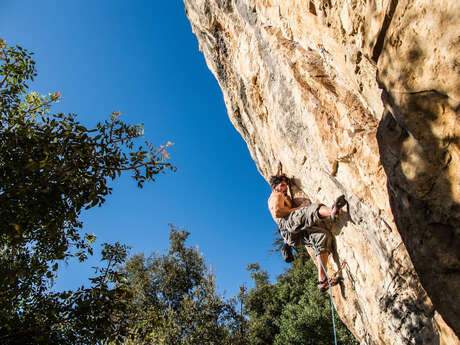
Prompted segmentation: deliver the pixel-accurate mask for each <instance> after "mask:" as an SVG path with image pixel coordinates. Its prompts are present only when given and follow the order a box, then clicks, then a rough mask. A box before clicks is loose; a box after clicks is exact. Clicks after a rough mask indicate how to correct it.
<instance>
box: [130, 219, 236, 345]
mask: <svg viewBox="0 0 460 345" xmlns="http://www.w3.org/2000/svg"><path fill="white" fill-rule="evenodd" d="M188 236H189V233H188V232H186V231H184V230H180V229H177V228H175V227H173V226H171V231H170V236H169V240H170V249H169V252H168V253H167V254H166V255H158V254H154V255H151V256H149V257H147V258H146V257H144V255H142V254H140V255H135V256H133V257H132V258H131V259H130V260H129V261H128V262H127V263H126V265H125V266H124V268H123V273H124V275H126V277H127V278H128V281H129V283H128V284H129V286H130V288H131V291H132V293H133V295H134V299H133V310H134V317H133V320H134V322H133V325H132V329H131V334H130V336H128V337H126V340H125V344H164V345H169V344H170V345H174V344H183V345H199V344H200V345H201V344H209V345H212V344H216V345H217V344H219V345H225V344H236V343H237V339H238V336H239V333H238V330H239V324H238V323H239V321H240V319H239V315H237V313H236V310H235V301H234V300H228V301H227V300H225V299H224V298H222V297H220V296H219V295H218V294H217V292H216V288H215V282H214V275H213V274H212V272H211V271H210V270H209V269H208V268H207V267H206V264H205V262H204V258H203V256H202V255H201V254H200V253H199V252H198V249H197V248H190V247H187V246H186V243H185V242H186V240H187V237H188Z"/></svg>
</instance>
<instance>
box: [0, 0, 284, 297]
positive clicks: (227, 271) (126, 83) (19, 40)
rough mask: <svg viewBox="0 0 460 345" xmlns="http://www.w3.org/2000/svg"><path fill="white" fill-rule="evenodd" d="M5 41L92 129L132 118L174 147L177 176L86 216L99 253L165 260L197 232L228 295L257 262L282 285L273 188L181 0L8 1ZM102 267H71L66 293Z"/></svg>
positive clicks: (118, 190)
mask: <svg viewBox="0 0 460 345" xmlns="http://www.w3.org/2000/svg"><path fill="white" fill-rule="evenodd" d="M0 37H2V38H3V39H5V40H6V41H7V43H8V44H18V45H21V46H22V47H24V48H26V49H28V50H30V51H33V52H34V53H35V60H36V62H37V69H38V77H37V79H36V82H34V83H33V84H32V85H31V90H33V91H38V92H40V93H48V92H54V91H60V92H61V93H62V94H63V97H64V98H63V100H62V101H61V102H60V103H59V104H58V105H57V106H55V107H54V111H55V112H66V113H69V112H70V113H76V114H78V118H79V119H80V121H81V122H82V123H83V124H85V125H87V126H91V125H94V124H95V123H97V122H98V121H103V120H105V119H107V118H108V116H109V115H110V113H111V112H112V111H114V110H116V111H121V112H122V113H123V119H124V120H125V121H126V122H129V123H144V128H145V137H146V139H147V140H150V141H152V142H153V143H155V144H157V145H160V144H164V143H166V142H167V141H172V142H173V143H175V145H174V146H173V147H172V148H171V149H170V150H169V151H170V153H171V158H172V161H173V163H174V164H175V165H176V166H177V167H178V171H177V172H176V173H175V174H171V173H169V174H168V175H163V176H160V177H159V178H158V180H157V181H156V182H154V183H150V184H148V185H146V186H145V187H144V189H141V190H139V189H137V188H136V184H135V183H134V181H133V180H131V179H130V178H129V177H128V176H126V175H125V176H123V177H122V178H121V179H119V180H118V181H116V182H115V183H114V184H113V187H114V193H113V194H112V196H110V197H109V198H108V201H107V202H106V203H105V204H104V205H103V206H102V207H101V208H95V209H92V210H90V211H87V212H86V213H84V214H83V215H82V220H83V222H84V228H83V230H84V231H85V232H89V233H94V234H96V235H97V242H96V246H97V247H96V248H98V246H99V245H100V244H101V243H103V242H115V241H120V242H122V243H125V244H128V245H129V246H131V247H132V249H131V254H134V253H138V252H144V253H146V254H149V253H151V252H159V253H164V252H165V251H166V249H167V248H168V233H169V227H168V223H172V224H174V225H176V226H178V227H183V228H185V229H186V230H188V231H189V232H191V236H190V237H189V241H188V244H189V245H193V246H195V245H198V246H199V248H200V251H201V252H202V253H203V254H204V256H205V257H206V259H207V264H208V265H211V266H212V267H213V271H214V274H215V275H216V282H217V286H218V289H219V291H220V292H221V293H223V292H224V291H226V292H227V293H226V296H231V295H235V294H237V293H238V286H239V285H241V284H242V283H244V282H247V283H248V285H249V286H251V284H250V278H249V275H248V273H247V272H246V266H247V264H249V263H252V262H256V261H257V262H259V263H260V264H261V266H262V267H263V268H264V269H266V270H268V271H269V273H270V275H271V276H272V277H275V276H276V275H277V274H279V273H281V272H282V271H283V269H284V268H285V265H284V263H283V262H282V259H281V256H280V254H279V253H275V254H271V253H269V250H270V249H272V241H273V238H274V234H273V231H274V230H275V223H274V222H273V220H272V219H271V218H270V215H269V213H268V210H267V201H266V200H267V197H268V194H269V192H270V189H269V186H268V184H267V183H266V182H265V180H264V179H263V178H262V177H261V176H260V175H259V173H258V171H257V169H256V166H255V164H254V162H253V161H252V159H251V157H250V155H249V151H248V149H247V146H246V143H245V142H244V141H243V140H242V138H241V137H240V135H239V134H238V132H237V131H236V130H235V129H234V128H233V126H232V125H231V123H230V120H229V119H228V116H227V112H226V109H225V105H224V102H223V97H222V92H221V90H220V88H219V86H218V84H217V81H216V80H215V78H214V76H213V75H212V74H211V72H210V71H209V70H208V68H207V66H206V63H205V60H204V56H203V54H202V53H201V52H199V51H198V42H197V40H196V37H195V36H194V35H193V33H192V31H191V26H190V23H189V21H188V19H187V17H186V15H185V10H184V5H183V3H182V1H179V0H176V1H170V0H168V1H132V2H128V1H114V0H112V1H106V0H104V1H102V0H98V1H54V0H53V1H52V0H46V1H18V0H2V1H1V2H0ZM96 264H97V258H91V259H90V260H89V261H87V262H86V263H84V264H78V263H75V262H71V263H70V264H69V265H68V266H67V267H66V268H65V269H64V270H62V271H61V272H60V277H59V279H58V280H57V282H56V288H58V289H66V288H75V287H77V286H79V285H82V284H87V278H88V277H89V276H90V274H91V272H92V271H91V266H94V265H96Z"/></svg>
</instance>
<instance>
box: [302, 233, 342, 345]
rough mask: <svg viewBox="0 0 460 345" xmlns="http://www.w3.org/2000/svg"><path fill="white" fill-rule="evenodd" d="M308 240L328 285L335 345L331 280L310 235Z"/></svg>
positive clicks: (335, 343)
mask: <svg viewBox="0 0 460 345" xmlns="http://www.w3.org/2000/svg"><path fill="white" fill-rule="evenodd" d="M308 239H309V241H310V243H311V244H312V245H313V249H314V251H315V255H316V257H317V259H318V261H319V263H320V264H321V267H322V268H323V271H324V274H325V275H326V279H327V283H328V284H329V301H330V303H331V314H332V329H333V331H334V345H337V331H336V329H335V317H334V302H333V301H332V286H331V279H330V278H329V275H328V274H327V270H326V267H324V265H323V263H322V261H321V258H320V257H319V250H318V248H317V247H316V244H315V242H314V241H313V240H312V238H311V234H309V235H308Z"/></svg>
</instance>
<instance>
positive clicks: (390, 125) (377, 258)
mask: <svg viewBox="0 0 460 345" xmlns="http://www.w3.org/2000/svg"><path fill="white" fill-rule="evenodd" d="M184 2H185V7H186V12H187V15H188V17H189V19H190V22H191V24H192V29H193V32H194V33H195V35H196V36H197V38H198V41H199V47H200V50H201V51H202V52H203V53H204V56H205V59H206V62H207V64H208V66H209V68H210V70H211V71H212V72H213V73H214V75H215V77H216V78H217V80H218V82H219V85H220V86H221V88H222V92H223V95H224V99H225V103H226V106H227V110H228V114H229V117H230V119H231V121H232V123H233V124H234V126H235V128H236V129H237V130H238V131H239V132H240V133H241V135H242V137H243V138H244V140H245V141H246V143H247V145H248V148H249V150H250V152H251V156H252V157H253V159H254V161H255V162H256V164H257V167H258V169H259V171H260V173H261V174H262V175H263V176H264V177H265V178H266V179H268V178H269V176H270V175H272V174H273V173H274V172H275V170H276V161H277V160H281V161H282V162H283V165H284V170H285V171H286V172H287V173H288V174H289V175H292V176H295V177H296V179H297V184H298V186H299V187H300V191H301V192H303V193H305V194H306V195H307V196H308V197H309V198H310V199H312V200H314V201H321V202H323V203H326V204H331V203H332V202H333V200H334V199H335V198H336V197H337V196H338V195H340V194H342V193H343V194H345V195H346V196H347V198H348V200H349V201H350V204H351V218H352V219H351V220H347V219H343V218H342V219H341V221H340V223H339V224H338V225H337V226H336V227H335V228H334V234H335V236H336V243H337V255H336V257H335V260H344V259H345V260H346V261H347V263H348V266H347V267H346V269H345V273H344V278H345V281H344V284H343V285H341V286H340V288H334V289H333V293H334V301H335V304H336V306H337V309H338V312H339V314H340V316H341V318H342V320H343V321H344V322H345V323H346V324H347V326H348V327H349V328H350V330H351V331H352V332H353V333H354V334H355V336H356V337H357V338H358V339H359V340H360V341H361V342H362V344H382V345H383V344H458V343H459V340H458V335H459V334H460V313H459V310H460V183H459V182H460V160H459V158H460V150H459V146H460V139H459V136H460V121H459V115H460V58H459V57H458V55H459V53H460V2H458V1H451V0H439V1H436V2H435V1H429V0H367V1H358V0H184ZM267 236H268V234H267ZM330 261H331V262H330V263H329V265H330V268H331V269H334V268H335V263H334V262H333V260H330Z"/></svg>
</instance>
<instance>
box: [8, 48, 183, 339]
mask: <svg viewBox="0 0 460 345" xmlns="http://www.w3.org/2000/svg"><path fill="white" fill-rule="evenodd" d="M36 75H37V74H36V70H35V63H34V61H33V59H32V54H31V53H29V52H28V51H26V50H25V49H23V48H21V47H19V46H16V47H10V46H7V45H6V44H5V42H4V41H3V40H0V219H1V222H0V277H1V278H0V343H2V344H24V343H27V344H45V343H46V344H80V343H81V344H89V343H96V342H97V341H99V340H100V339H102V338H103V337H105V336H108V337H109V338H114V339H115V338H116V337H117V336H119V335H121V334H123V330H124V318H123V317H121V315H122V313H123V310H124V309H125V307H126V303H127V300H128V299H129V298H128V297H129V296H128V290H127V289H125V287H124V284H123V279H122V277H121V276H120V274H118V273H117V272H116V269H115V266H116V265H117V264H120V263H122V262H123V261H124V258H125V256H126V248H125V247H123V246H121V245H119V244H116V245H105V246H104V249H103V253H102V254H103V261H104V262H105V267H104V268H101V269H99V270H97V272H96V273H97V276H95V277H94V278H92V286H91V287H90V288H83V287H82V288H80V289H78V290H76V291H68V292H63V293H54V292H52V289H51V288H52V284H53V279H54V278H55V276H56V272H57V270H58V266H59V263H61V262H63V260H68V259H70V258H73V257H77V258H78V259H79V260H81V261H83V260H85V258H86V257H87V255H88V253H89V254H91V253H92V249H91V243H92V242H93V241H94V239H95V237H94V235H88V234H86V235H85V234H83V233H82V231H81V228H82V223H81V221H80V220H79V216H80V214H81V211H82V210H83V209H89V208H92V207H95V206H101V205H102V204H103V203H104V201H105V197H106V196H107V195H109V194H110V193H111V191H112V189H111V187H110V186H109V182H110V180H113V179H115V178H116V177H117V176H120V175H121V173H122V172H123V171H127V172H130V173H131V174H132V177H133V178H134V179H135V181H137V183H138V186H139V187H142V185H143V183H144V182H148V181H153V180H154V179H155V177H156V175H157V174H159V173H160V172H164V171H165V170H166V169H171V170H174V167H173V166H172V165H171V163H169V161H168V160H167V159H168V155H167V153H166V151H165V149H166V148H167V146H169V145H170V143H168V144H167V145H164V146H161V147H159V148H155V147H154V146H153V145H152V144H151V143H148V142H146V143H145V144H144V145H142V146H138V145H136V142H137V141H136V139H138V138H139V137H141V136H142V134H143V133H142V126H140V125H129V124H126V123H124V122H122V121H121V120H120V114H119V113H113V114H112V116H111V117H110V119H109V120H107V121H105V122H102V123H99V124H97V126H96V127H95V128H90V129H88V128H86V127H85V126H83V125H82V124H81V123H79V122H78V121H77V120H76V116H75V115H65V114H51V111H50V107H51V105H52V104H53V103H54V102H57V101H58V100H59V99H60V97H61V95H60V93H58V92H55V93H50V94H48V95H47V96H40V95H38V94H37V93H35V92H28V83H29V82H31V81H33V79H34V77H35V76H36Z"/></svg>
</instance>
